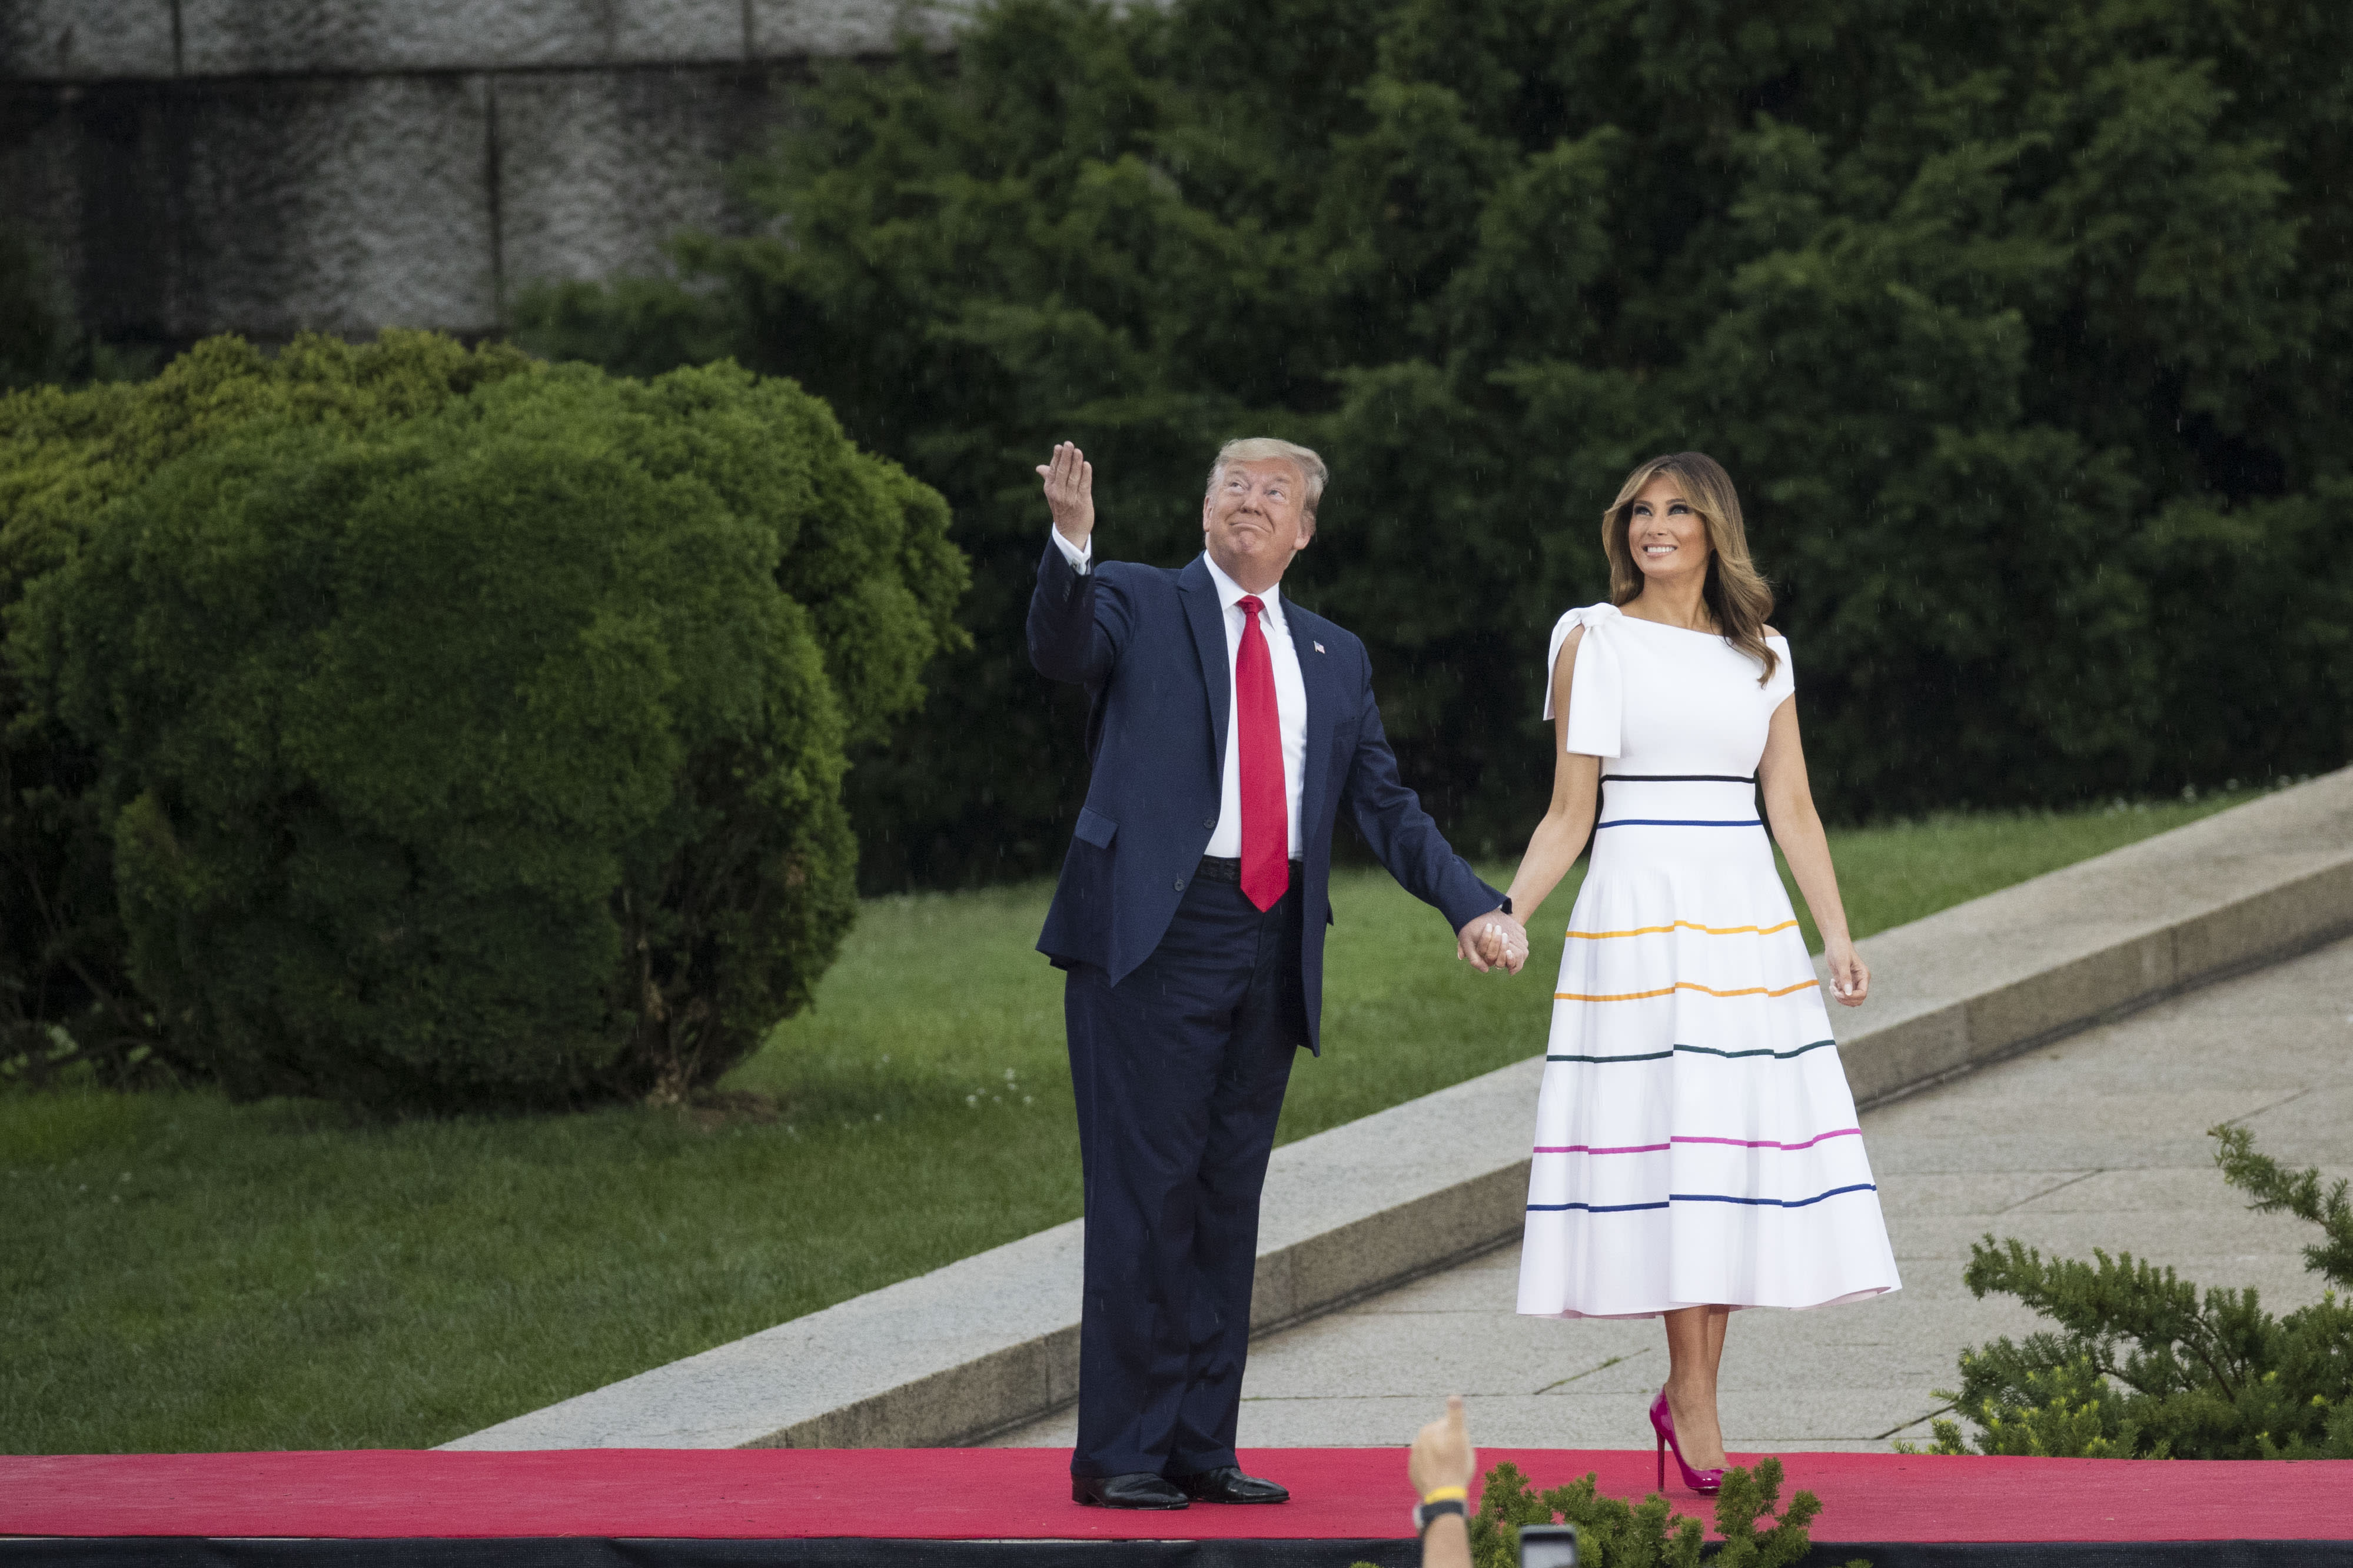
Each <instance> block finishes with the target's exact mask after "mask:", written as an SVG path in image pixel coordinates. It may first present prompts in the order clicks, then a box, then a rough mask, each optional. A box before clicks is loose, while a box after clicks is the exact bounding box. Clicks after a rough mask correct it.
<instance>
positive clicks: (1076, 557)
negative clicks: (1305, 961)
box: [1046, 527, 1307, 860]
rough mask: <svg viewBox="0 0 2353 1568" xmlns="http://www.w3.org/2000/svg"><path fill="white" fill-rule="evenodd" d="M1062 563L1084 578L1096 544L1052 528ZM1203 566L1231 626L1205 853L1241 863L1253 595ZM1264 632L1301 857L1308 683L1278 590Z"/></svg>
mask: <svg viewBox="0 0 2353 1568" xmlns="http://www.w3.org/2000/svg"><path fill="white" fill-rule="evenodd" d="M1046 531H1047V532H1048V533H1049V534H1050V535H1052V537H1053V541H1054V543H1055V546H1056V547H1057V548H1058V549H1060V551H1061V552H1062V559H1063V560H1065V561H1068V562H1069V563H1071V570H1073V571H1075V572H1077V573H1078V574H1080V575H1081V576H1084V575H1086V574H1087V573H1088V572H1089V571H1090V570H1092V566H1093V563H1094V541H1093V540H1092V538H1090V539H1089V540H1088V541H1087V542H1086V544H1085V546H1084V547H1083V548H1082V547H1081V546H1079V545H1075V544H1072V543H1071V542H1070V541H1069V540H1067V539H1065V538H1063V537H1062V531H1061V530H1060V529H1059V528H1051V527H1050V528H1048V529H1047V530H1046ZM1201 561H1202V563H1203V564H1204V565H1206V566H1208V569H1209V581H1210V582H1212V583H1214V584H1217V587H1218V608H1219V612H1220V614H1219V619H1220V620H1222V621H1223V622H1224V623H1225V627H1226V715H1227V717H1226V735H1225V737H1224V739H1225V742H1226V767H1225V779H1224V782H1223V784H1221V785H1220V786H1219V795H1218V826H1217V827H1216V829H1215V830H1214V831H1212V832H1211V833H1210V835H1209V845H1208V848H1206V849H1204V850H1203V851H1202V853H1203V854H1204V855H1215V856H1217V857H1218V858H1220V859H1226V860H1238V859H1240V858H1241V853H1242V756H1241V748H1240V747H1239V746H1236V745H1235V744H1234V743H1233V730H1234V717H1235V715H1236V714H1237V713H1238V712H1239V711H1240V709H1239V706H1238V705H1237V703H1236V702H1235V700H1234V698H1235V693H1234V661H1235V660H1236V659H1238V658H1240V657H1241V651H1242V611H1241V600H1242V596H1243V595H1244V594H1245V593H1247V592H1248V590H1246V589H1245V588H1243V586H1242V585H1241V584H1239V583H1237V582H1235V581H1234V580H1233V579H1232V578H1231V577H1229V576H1227V575H1226V574H1225V572H1224V571H1223V570H1222V569H1221V568H1220V567H1219V565H1218V563H1216V562H1215V561H1212V560H1210V559H1209V557H1208V555H1207V554H1204V555H1203V556H1202V557H1201ZM1258 624H1259V629H1260V630H1261V631H1263V632H1264V633H1265V634H1266V651H1267V653H1268V655H1269V658H1270V662H1271V663H1272V664H1273V666H1274V711H1275V718H1276V721H1277V722H1278V724H1279V725H1280V727H1281V729H1282V796H1283V801H1284V810H1285V812H1286V813H1287V814H1288V816H1290V818H1291V827H1290V843H1291V848H1290V855H1291V858H1293V859H1294V860H1296V859H1298V858H1300V850H1299V789H1300V785H1301V784H1302V783H1303V782H1304V780H1305V779H1306V777H1307V682H1306V680H1305V679H1303V677H1302V676H1301V675H1300V673H1299V650H1298V649H1297V648H1296V647H1293V646H1292V641H1291V627H1290V626H1289V625H1288V624H1287V623H1286V622H1285V621H1284V620H1283V616H1282V595H1281V594H1280V593H1279V592H1277V591H1276V590H1274V589H1271V588H1270V589H1268V590H1267V591H1266V592H1265V593H1263V594H1261V595H1259V613H1258Z"/></svg>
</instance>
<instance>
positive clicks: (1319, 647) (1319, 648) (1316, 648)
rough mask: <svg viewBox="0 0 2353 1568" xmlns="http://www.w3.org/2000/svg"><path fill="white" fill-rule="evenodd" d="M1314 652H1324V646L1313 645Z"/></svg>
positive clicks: (1319, 644) (1320, 644)
mask: <svg viewBox="0 0 2353 1568" xmlns="http://www.w3.org/2000/svg"><path fill="white" fill-rule="evenodd" d="M1315 651H1316V652H1317V653H1322V652H1323V651H1324V645H1323V644H1322V643H1317V644H1316V645H1315Z"/></svg>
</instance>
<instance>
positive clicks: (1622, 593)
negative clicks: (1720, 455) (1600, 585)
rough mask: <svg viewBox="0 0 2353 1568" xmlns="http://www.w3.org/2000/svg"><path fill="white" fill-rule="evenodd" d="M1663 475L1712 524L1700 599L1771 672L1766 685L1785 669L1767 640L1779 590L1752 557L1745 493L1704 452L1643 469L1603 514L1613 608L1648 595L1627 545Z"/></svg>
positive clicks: (1731, 639) (1727, 634)
mask: <svg viewBox="0 0 2353 1568" xmlns="http://www.w3.org/2000/svg"><path fill="white" fill-rule="evenodd" d="M1662 474H1664V475H1666V476H1667V477H1668V478H1670V479H1673V480H1675V481H1676V482H1677V483H1678V484H1680V485H1682V486H1683V500H1685V501H1687V502H1689V503H1690V505H1691V509H1692V510H1694V511H1696V512H1697V513H1699V515H1700V521H1703V522H1704V523H1706V524H1707V583H1706V585H1705V586H1704V587H1703V588H1702V589H1701V590H1700V597H1701V598H1702V599H1704V601H1705V602H1706V604H1707V610H1708V614H1709V615H1711V616H1715V629H1716V630H1717V631H1718V632H1720V633H1722V634H1723V636H1724V640H1725V642H1727V643H1730V644H1731V645H1732V646H1733V647H1736V648H1738V649H1739V650H1740V651H1741V652H1742V653H1745V654H1746V655H1747V656H1748V657H1749V658H1753V659H1755V660H1757V663H1759V664H1761V665H1763V666H1764V667H1765V673H1764V674H1762V675H1760V676H1758V677H1757V685H1759V686H1762V685H1764V684H1765V683H1766V682H1767V681H1768V680H1770V679H1773V671H1774V670H1775V669H1777V668H1779V666H1780V663H1781V658H1780V656H1779V655H1778V654H1777V653H1775V652H1774V651H1773V650H1772V648H1770V647H1767V645H1766V642H1765V617H1766V616H1769V615H1771V614H1772V613H1773V589H1772V587H1771V585H1770V584H1767V582H1766V581H1765V578H1764V575H1763V574H1761V573H1759V572H1758V571H1757V566H1756V563H1753V562H1752V561H1750V560H1749V558H1748V530H1747V528H1746V525H1745V524H1744V523H1743V522H1742V521H1741V518H1740V492H1739V491H1738V490H1736V489H1733V488H1732V476H1731V475H1730V474H1727V473H1725V471H1724V465H1723V464H1722V463H1719V462H1717V461H1716V460H1715V458H1711V457H1709V456H1708V455H1707V454H1706V453H1705V452H1671V453H1669V454H1668V455H1667V456H1665V457H1663V458H1651V460H1650V461H1649V462H1647V463H1642V464H1639V465H1637V466H1636V468H1635V469H1634V471H1633V472H1632V473H1630V474H1629V475H1627V476H1626V482H1625V483H1624V484H1622V485H1620V486H1619V487H1618V499H1617V500H1614V501H1612V502H1610V503H1609V510H1608V511H1605V512H1603V513H1602V514H1601V548H1602V549H1603V551H1605V552H1607V553H1608V554H1609V602H1610V603H1611V604H1613V605H1628V604H1631V603H1633V601H1634V600H1635V599H1637V598H1639V597H1640V596H1641V592H1642V569H1641V567H1640V566H1637V565H1636V564H1635V563H1634V550H1633V546H1632V545H1630V544H1629V543H1628V542H1627V540H1626V533H1627V527H1628V525H1629V524H1630V522H1631V521H1633V516H1634V498H1635V497H1636V496H1639V495H1641V493H1642V490H1643V489H1644V488H1645V487H1646V486H1648V485H1649V484H1650V482H1651V480H1652V479H1657V478H1658V477H1659V476H1660V475H1662Z"/></svg>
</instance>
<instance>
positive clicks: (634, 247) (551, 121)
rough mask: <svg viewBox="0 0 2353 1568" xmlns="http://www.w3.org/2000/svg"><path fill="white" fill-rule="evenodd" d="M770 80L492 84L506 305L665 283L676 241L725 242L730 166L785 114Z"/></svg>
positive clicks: (703, 75) (667, 74)
mask: <svg viewBox="0 0 2353 1568" xmlns="http://www.w3.org/2000/svg"><path fill="white" fill-rule="evenodd" d="M785 91H786V89H784V88H782V86H781V84H780V85H779V86H778V88H777V90H776V92H774V93H772V92H771V90H770V84H769V81H768V79H767V73H765V72H761V71H750V70H747V71H742V72H720V71H712V70H707V69H706V70H632V71H596V72H585V71H584V72H571V71H566V72H560V73H552V74H549V75H544V76H515V77H507V78H503V79H501V80H500V81H499V84H498V108H499V211H500V224H501V237H502V241H501V243H502V254H503V256H504V271H505V278H506V282H507V295H508V298H509V300H512V298H513V296H514V293H515V291H516V290H517V289H519V288H522V287H524V286H526V285H528V284H530V283H533V282H536V281H543V280H546V279H602V278H607V277H611V276H614V275H616V274H623V273H648V272H656V271H659V270H661V268H662V267H663V264H664V258H663V255H662V250H661V246H662V242H663V241H664V240H665V239H667V238H668V237H670V236H671V235H673V234H675V233H677V232H678V231H679V230H681V229H683V228H697V229H702V230H706V231H711V232H722V233H724V232H731V231H732V230H733V229H734V228H735V227H736V226H738V215H736V214H734V213H733V212H732V211H731V209H730V205H729V204H728V202H727V200H726V196H725V188H724V184H723V176H722V171H723V168H724V166H725V164H726V163H727V162H728V161H729V160H731V159H733V158H735V157H738V156H741V155H742V154H744V153H748V152H751V151H753V150H754V149H755V148H756V147H758V146H760V145H761V144H762V143H763V142H764V141H765V137H766V133H767V132H768V130H769V129H770V127H771V126H772V125H773V124H774V123H775V121H776V115H777V113H778V112H779V110H780V108H781V106H782V105H783V103H784V102H785V101H786V100H785V98H784V93H785Z"/></svg>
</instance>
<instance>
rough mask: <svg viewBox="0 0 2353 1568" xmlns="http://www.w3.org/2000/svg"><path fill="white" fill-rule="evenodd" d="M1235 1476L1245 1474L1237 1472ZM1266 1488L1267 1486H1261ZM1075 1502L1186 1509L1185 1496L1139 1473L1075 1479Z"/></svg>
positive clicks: (1162, 1482) (1091, 1505)
mask: <svg viewBox="0 0 2353 1568" xmlns="http://www.w3.org/2000/svg"><path fill="white" fill-rule="evenodd" d="M1233 1473H1234V1474H1235V1475H1240V1474H1241V1472H1240V1470H1236V1471H1234V1472H1233ZM1259 1484H1260V1485H1261V1486H1264V1485H1265V1484H1266V1483H1265V1482H1263V1481H1261V1482H1260V1483H1259ZM1071 1501H1072V1502H1082V1503H1085V1504H1087V1505H1088V1506H1089V1507H1091V1508H1183V1507H1185V1506H1186V1500H1185V1494H1184V1493H1183V1492H1180V1491H1178V1490H1177V1489H1176V1488H1175V1487H1172V1486H1170V1485H1169V1484H1168V1483H1167V1482H1166V1481H1165V1480H1163V1479H1160V1478H1159V1477H1158V1476H1155V1475H1154V1474H1153V1473H1152V1472H1151V1471H1150V1470H1137V1471H1134V1473H1132V1474H1129V1475H1124V1476H1072V1477H1071Z"/></svg>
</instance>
